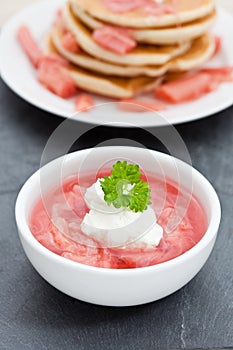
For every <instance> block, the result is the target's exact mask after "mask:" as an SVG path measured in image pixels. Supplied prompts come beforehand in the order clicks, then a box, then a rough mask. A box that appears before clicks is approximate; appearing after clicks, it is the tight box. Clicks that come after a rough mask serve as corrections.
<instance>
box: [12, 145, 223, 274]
mask: <svg viewBox="0 0 233 350" xmlns="http://www.w3.org/2000/svg"><path fill="white" fill-rule="evenodd" d="M95 148H98V149H108V150H110V149H116V148H124V149H128V150H133V149H134V150H135V149H138V148H140V147H132V146H104V147H95ZM140 149H142V150H143V148H140ZM91 150H93V148H86V149H82V150H78V151H75V152H71V153H69V154H66V155H63V156H61V157H59V158H56V159H54V160H52V161H51V162H49V163H47V164H46V165H44V166H43V167H42V168H40V169H38V170H37V171H36V172H34V173H33V174H32V175H31V176H30V177H29V178H28V180H27V181H26V182H25V183H24V185H23V186H22V188H21V190H20V191H19V194H18V196H17V199H16V204H15V219H16V224H17V228H18V233H19V236H20V238H21V236H22V237H23V238H24V239H25V240H26V241H27V243H28V244H29V245H30V246H31V247H32V248H33V249H34V250H37V251H38V252H39V253H40V254H41V255H44V256H45V257H47V258H48V259H49V260H53V261H54V262H56V263H58V264H60V265H63V266H65V267H68V268H71V269H77V270H83V271H84V272H85V271H86V272H89V273H90V272H92V273H102V274H104V275H123V276H127V275H134V274H141V273H145V272H148V273H149V272H154V271H158V270H159V271H163V270H166V269H169V268H170V267H172V266H173V267H174V266H178V265H180V264H182V263H184V262H185V261H186V260H188V259H189V258H192V257H193V256H195V255H197V254H198V253H199V252H200V251H201V250H202V249H204V248H205V247H206V246H207V245H208V244H209V243H210V242H211V240H212V239H213V238H215V236H216V235H217V231H218V228H219V225H220V221H221V205H220V200H219V197H218V195H217V193H216V191H215V189H214V188H213V186H212V185H211V183H210V182H209V181H208V180H207V179H206V178H205V177H204V176H203V175H202V174H201V173H200V172H199V171H198V170H196V169H195V168H193V167H192V166H191V165H189V164H187V163H185V162H184V161H182V160H180V159H178V158H175V157H173V156H171V155H169V154H166V153H163V152H159V151H156V150H152V149H145V150H147V151H150V152H152V153H153V154H154V155H155V154H156V155H157V156H158V157H161V158H164V159H166V158H167V159H175V161H176V162H177V164H178V165H179V166H182V167H191V169H192V174H193V177H196V178H198V181H201V182H202V183H203V184H205V186H204V187H205V191H206V192H207V193H208V196H209V198H210V203H211V206H212V211H213V212H214V213H215V215H214V216H213V215H212V216H211V217H210V220H209V224H208V227H207V230H206V232H205V234H204V236H203V237H202V238H201V240H200V241H199V242H198V243H197V244H195V245H194V246H193V247H192V248H191V249H189V250H188V251H186V252H185V253H183V254H181V255H179V256H178V257H176V258H173V259H171V260H168V261H165V262H162V263H159V264H156V265H151V266H145V267H137V268H126V269H114V268H104V267H96V266H90V265H85V264H82V263H79V262H76V261H72V260H69V259H66V258H64V257H62V256H60V255H58V254H56V253H53V252H52V251H50V250H49V249H47V248H46V247H44V246H43V245H42V244H41V243H39V242H38V241H37V239H36V238H35V237H34V236H33V234H32V232H31V230H30V228H29V225H28V223H27V219H26V217H25V215H24V206H22V203H21V202H24V200H25V196H27V192H28V190H29V189H30V187H31V186H32V184H33V182H34V181H36V179H37V177H38V176H39V174H40V171H41V169H43V168H45V167H47V166H51V165H52V163H56V162H58V161H60V160H61V159H62V158H65V157H69V158H72V157H76V155H81V154H82V153H87V152H90V151H91ZM66 159H67V158H66ZM213 233H214V235H213Z"/></svg>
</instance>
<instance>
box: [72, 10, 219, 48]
mask: <svg viewBox="0 0 233 350" xmlns="http://www.w3.org/2000/svg"><path fill="white" fill-rule="evenodd" d="M71 7H72V11H73V13H74V14H75V15H76V16H77V17H78V18H79V19H80V20H81V21H82V22H83V23H84V24H85V25H86V26H87V27H89V28H90V29H92V30H94V29H97V28H100V27H101V26H102V25H103V22H101V21H99V20H98V19H96V18H94V17H91V16H90V14H88V12H85V11H83V10H82V9H81V8H80V7H79V6H78V3H77V4H72V5H71ZM215 19H216V11H215V10H214V11H213V12H211V13H210V14H208V15H207V16H205V17H203V18H200V19H197V20H195V21H193V22H189V23H186V24H183V25H181V26H175V27H166V28H162V29H161V28H160V29H133V30H132V37H133V38H134V39H135V40H136V41H137V42H141V43H146V44H157V45H169V44H177V43H181V42H183V41H190V40H193V39H195V38H198V37H199V36H201V35H203V34H204V33H206V32H208V31H209V30H210V29H211V28H212V27H213V25H214V23H215Z"/></svg>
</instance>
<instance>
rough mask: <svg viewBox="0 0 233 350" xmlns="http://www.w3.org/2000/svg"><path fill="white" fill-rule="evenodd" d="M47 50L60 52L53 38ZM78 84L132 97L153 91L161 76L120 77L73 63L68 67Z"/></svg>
mask: <svg viewBox="0 0 233 350" xmlns="http://www.w3.org/2000/svg"><path fill="white" fill-rule="evenodd" d="M46 52H47V53H52V54H54V53H55V54H59V53H58V51H57V50H56V48H55V47H54V45H53V43H52V40H51V38H50V37H49V38H48V39H47V41H46ZM66 70H67V72H68V73H69V74H70V76H71V77H72V78H73V79H74V81H75V82H76V84H77V86H78V87H79V88H81V89H83V90H86V91H89V92H93V93H97V94H99V95H104V96H108V97H114V98H120V99H124V98H131V97H133V96H135V95H137V94H139V93H141V92H146V91H151V90H153V89H154V88H155V87H156V86H158V84H159V83H160V82H161V78H157V79H156V78H148V77H137V78H118V77H115V76H111V75H110V76H106V75H102V74H99V73H93V72H91V71H89V70H86V69H82V68H79V67H77V66H75V65H71V66H70V68H66Z"/></svg>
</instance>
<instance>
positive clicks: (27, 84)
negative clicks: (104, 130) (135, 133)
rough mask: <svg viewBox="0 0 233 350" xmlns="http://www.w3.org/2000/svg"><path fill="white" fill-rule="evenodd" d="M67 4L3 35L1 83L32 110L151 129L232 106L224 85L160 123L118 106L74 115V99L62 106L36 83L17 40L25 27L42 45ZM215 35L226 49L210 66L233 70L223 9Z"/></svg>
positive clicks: (230, 26)
mask: <svg viewBox="0 0 233 350" xmlns="http://www.w3.org/2000/svg"><path fill="white" fill-rule="evenodd" d="M63 4H64V0H50V1H45V2H39V3H37V4H34V5H32V6H30V7H28V8H26V9H24V10H23V11H21V12H20V13H18V14H17V15H16V16H14V17H13V18H12V19H11V20H10V21H9V22H8V23H7V24H6V25H5V26H4V27H3V28H2V31H1V38H0V72H1V76H2V79H3V80H4V81H5V82H6V84H7V85H8V86H9V87H10V88H11V89H12V90H13V91H14V92H15V93H16V94H18V95H19V96H21V97H22V98H23V99H24V100H26V101H28V102H30V103H31V104H33V105H34V106H36V107H39V108H41V109H43V110H45V111H48V112H51V113H53V114H55V115H59V116H62V117H68V118H71V119H76V120H79V121H84V122H88V123H93V124H102V123H107V124H109V125H116V122H117V126H131V125H133V126H138V127H149V126H161V125H165V124H167V123H171V124H179V123H185V122H190V121H192V120H196V119H200V118H204V117H207V116H209V115H212V114H214V113H216V112H219V111H221V110H223V109H225V108H227V107H229V106H231V105H232V104H233V84H231V83H225V84H222V86H220V88H219V89H218V90H216V91H214V92H212V93H210V94H208V95H206V96H204V97H203V98H201V99H199V100H197V101H195V102H191V103H184V104H180V105H177V106H173V105H171V106H169V108H168V110H166V111H165V112H163V113H160V114H162V116H163V118H159V117H158V116H156V114H155V113H154V112H146V113H132V112H131V113H126V112H122V111H120V110H119V109H118V108H117V107H116V105H115V104H107V105H106V108H101V109H98V108H94V109H92V110H90V111H89V112H85V113H79V114H76V115H74V103H73V100H72V99H71V100H63V99H61V98H59V97H57V96H55V95H53V94H52V93H50V92H49V91H47V90H46V89H45V88H44V87H43V86H41V85H40V84H39V83H38V82H37V79H36V71H35V70H34V68H33V67H32V66H31V64H30V62H29V61H28V59H27V57H26V55H25V54H24V52H23V51H22V49H21V47H20V45H19V44H18V42H17V39H16V31H17V29H18V28H19V26H20V25H22V24H26V25H28V26H29V28H30V29H31V31H32V33H33V35H34V36H35V38H36V39H37V40H38V42H39V43H43V40H44V38H45V36H46V33H48V31H49V28H50V26H51V24H52V22H53V21H54V18H55V14H56V10H57V9H58V8H59V7H61V6H62V5H63ZM214 32H215V33H217V34H218V35H220V36H221V38H222V39H223V49H222V52H221V53H220V54H219V55H218V57H216V58H215V59H213V60H212V61H211V63H209V65H210V64H211V65H212V66H224V65H233V46H232V32H233V17H232V16H231V15H230V14H228V13H227V12H226V11H224V10H223V9H220V10H219V18H218V23H217V24H216V26H215V28H214ZM95 101H96V103H104V102H109V101H110V100H109V99H105V98H101V97H95ZM100 110H101V113H100ZM103 110H104V113H103ZM166 120H167V122H166Z"/></svg>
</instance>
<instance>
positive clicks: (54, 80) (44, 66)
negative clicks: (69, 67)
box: [38, 58, 77, 98]
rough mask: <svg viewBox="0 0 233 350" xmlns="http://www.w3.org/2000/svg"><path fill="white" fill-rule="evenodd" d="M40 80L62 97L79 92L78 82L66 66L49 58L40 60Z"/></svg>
mask: <svg viewBox="0 0 233 350" xmlns="http://www.w3.org/2000/svg"><path fill="white" fill-rule="evenodd" d="M38 80H39V82H40V83H41V84H43V85H44V86H45V87H46V88H47V89H48V90H50V91H51V92H53V93H54V94H56V95H58V96H60V97H62V98H69V97H72V96H74V95H75V94H76V92H77V89H76V84H75V82H74V81H73V79H72V78H71V77H70V76H69V74H68V73H67V71H66V70H65V68H64V67H63V66H62V65H60V64H58V63H54V62H51V60H50V59H47V58H44V59H43V60H41V62H40V65H39V70H38Z"/></svg>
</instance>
